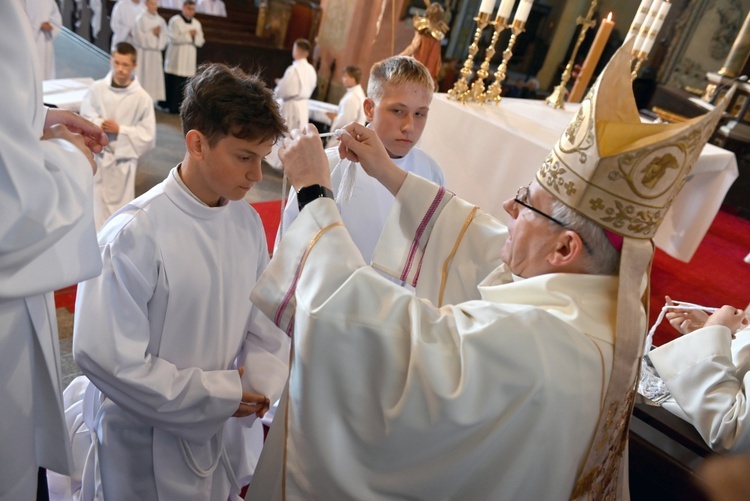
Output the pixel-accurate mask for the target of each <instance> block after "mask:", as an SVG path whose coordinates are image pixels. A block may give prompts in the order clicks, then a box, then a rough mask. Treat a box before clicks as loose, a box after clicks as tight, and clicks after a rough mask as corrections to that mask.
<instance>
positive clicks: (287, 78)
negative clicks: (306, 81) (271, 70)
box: [274, 66, 301, 99]
mask: <svg viewBox="0 0 750 501" xmlns="http://www.w3.org/2000/svg"><path fill="white" fill-rule="evenodd" d="M300 85H301V84H300V81H299V77H298V76H297V71H296V70H295V69H294V66H289V67H288V68H287V69H286V71H285V72H284V76H283V77H281V80H279V83H277V84H276V89H275V90H274V92H275V93H276V97H278V98H281V99H290V98H293V97H296V96H298V95H299V93H300V90H301V86H300Z"/></svg>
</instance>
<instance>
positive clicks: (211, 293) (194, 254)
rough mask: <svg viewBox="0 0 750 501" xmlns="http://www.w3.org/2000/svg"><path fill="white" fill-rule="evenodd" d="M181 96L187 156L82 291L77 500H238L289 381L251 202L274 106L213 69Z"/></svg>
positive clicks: (274, 121) (145, 199)
mask: <svg viewBox="0 0 750 501" xmlns="http://www.w3.org/2000/svg"><path fill="white" fill-rule="evenodd" d="M185 94H186V97H185V102H184V104H183V106H182V110H181V119H182V127H183V131H184V133H185V145H186V149H187V151H186V153H185V157H184V159H183V161H182V163H181V164H180V165H178V166H177V167H175V168H174V169H172V171H171V172H170V173H169V174H168V175H167V178H166V179H165V180H164V181H163V182H161V183H160V184H158V185H156V186H155V187H153V188H152V189H151V190H149V191H148V192H147V193H145V194H143V195H142V196H140V197H138V198H137V199H136V200H134V201H133V202H132V203H130V204H128V205H127V206H126V207H124V208H123V209H122V210H120V211H118V212H117V213H116V214H115V215H114V216H113V217H112V218H110V220H109V221H108V222H107V224H105V226H104V228H102V230H101V231H100V232H99V247H100V250H101V255H102V257H103V262H104V270H103V272H102V275H101V276H100V277H97V278H95V279H93V280H89V281H88V282H84V283H83V284H81V285H80V286H79V289H78V299H77V303H76V318H75V330H74V341H73V352H74V356H75V360H76V363H77V364H78V366H79V367H80V368H81V370H82V371H83V372H84V374H86V375H87V376H88V377H89V379H90V380H91V382H92V383H93V384H94V385H95V386H96V388H97V390H96V391H94V392H92V395H89V394H87V395H86V396H85V397H84V405H83V407H84V408H86V407H87V405H92V406H93V416H94V418H93V423H92V424H91V429H92V431H93V432H94V434H93V435H92V436H93V437H94V439H95V440H94V442H93V443H92V447H91V450H90V451H89V454H88V456H87V458H86V461H87V464H86V467H85V468H84V472H86V471H91V472H92V474H91V475H90V476H89V477H87V476H86V473H84V479H83V488H82V492H81V495H82V498H86V496H91V495H96V496H98V497H97V499H106V500H107V501H117V500H128V501H130V500H134V499H153V500H155V499H164V500H173V499H174V500H178V499H200V500H215V501H227V499H237V497H238V496H239V493H240V490H241V489H242V487H243V486H244V485H247V483H248V482H249V479H250V477H251V476H252V474H253V471H254V468H255V463H256V461H257V457H258V454H259V453H260V448H261V447H262V440H263V431H262V427H261V426H260V423H258V422H257V421H256V419H255V417H256V416H257V417H260V416H262V415H263V414H264V413H265V411H266V410H267V409H268V406H269V402H270V401H273V400H275V399H277V398H278V396H279V395H280V393H281V390H282V388H283V386H284V384H285V382H286V378H287V375H288V368H287V362H288V357H289V340H288V338H287V336H286V335H285V334H284V333H283V332H282V331H280V330H278V329H277V328H276V327H275V326H274V325H273V323H272V322H271V321H270V320H268V318H266V317H265V316H264V315H263V314H262V313H260V311H259V310H258V309H257V308H256V307H255V306H254V304H253V303H251V302H250V300H249V297H250V296H249V295H250V291H251V290H252V288H253V286H254V284H255V282H256V280H257V279H258V277H259V276H260V274H261V272H262V271H263V269H264V268H265V267H266V264H267V263H268V260H269V257H268V247H267V244H266V240H265V233H264V231H263V226H262V223H261V220H260V217H259V216H258V214H257V213H256V212H255V210H254V209H253V208H252V207H251V206H250V205H249V204H248V203H247V202H245V201H244V197H245V195H246V194H247V192H248V190H249V189H250V188H251V187H252V186H253V185H254V184H255V183H257V182H260V181H261V179H262V174H261V159H262V158H263V157H264V156H265V155H267V154H268V152H269V151H270V150H271V145H272V144H273V143H274V142H275V141H276V139H277V138H278V137H280V136H281V135H282V134H283V133H284V132H285V127H284V123H283V121H282V119H281V116H280V115H279V111H278V106H277V104H276V102H275V101H274V99H273V95H272V94H271V92H270V90H269V89H268V88H266V87H265V85H264V84H263V83H262V81H261V80H260V79H259V78H258V77H256V76H249V75H246V74H244V73H243V72H242V71H241V70H239V69H229V68H228V67H226V66H224V65H220V64H212V65H209V66H206V67H202V68H201V69H200V70H199V72H198V74H197V75H196V76H195V77H194V78H193V79H191V80H190V81H189V82H188V85H187V87H186V89H185ZM269 399H273V400H269ZM94 468H95V469H96V471H94ZM92 489H93V491H92Z"/></svg>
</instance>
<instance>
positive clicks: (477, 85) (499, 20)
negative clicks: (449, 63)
mask: <svg viewBox="0 0 750 501" xmlns="http://www.w3.org/2000/svg"><path fill="white" fill-rule="evenodd" d="M492 25H493V26H494V27H495V32H494V33H492V40H491V41H490V46H489V47H487V52H486V53H485V57H484V62H483V63H482V65H481V66H480V67H479V70H477V79H476V80H475V81H474V83H473V84H472V85H471V91H470V95H471V98H472V99H473V100H474V101H477V102H478V103H479V104H484V100H485V99H487V94H485V92H484V80H485V79H486V78H487V77H488V76H490V61H491V60H492V58H493V57H495V45H497V39H498V38H499V37H500V33H502V32H503V30H505V28H507V27H508V19H507V18H505V17H502V16H497V17H496V18H495V22H493V23H492Z"/></svg>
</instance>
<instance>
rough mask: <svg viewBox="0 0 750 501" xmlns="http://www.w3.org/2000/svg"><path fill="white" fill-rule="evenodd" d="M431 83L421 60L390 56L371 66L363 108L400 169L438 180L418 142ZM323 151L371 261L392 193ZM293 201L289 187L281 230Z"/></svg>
mask: <svg viewBox="0 0 750 501" xmlns="http://www.w3.org/2000/svg"><path fill="white" fill-rule="evenodd" d="M433 89H434V84H433V81H432V77H431V76H430V73H429V72H428V71H427V68H425V66H424V65H423V64H422V63H420V62H419V61H417V60H416V59H414V58H411V57H406V56H394V57H390V58H388V59H384V60H383V61H380V62H377V63H375V64H374V65H373V66H372V68H371V69H370V79H369V83H368V86H367V95H368V96H367V98H365V99H364V101H363V111H364V116H365V119H366V120H367V122H369V124H370V125H369V127H370V128H371V129H372V130H373V131H375V133H376V134H377V135H378V138H379V139H380V141H382V143H383V145H384V146H385V149H386V151H387V152H388V156H389V157H390V158H391V160H392V161H393V163H394V164H396V165H397V166H398V167H399V168H400V169H402V170H403V171H404V172H411V173H414V174H416V175H418V176H421V177H423V178H425V179H427V180H429V181H432V182H433V183H436V184H439V185H442V184H444V181H445V177H444V175H443V169H441V168H440V165H438V163H437V162H436V161H435V160H433V158H432V157H431V156H430V155H428V154H427V153H425V152H424V151H422V150H421V149H420V148H418V147H416V144H417V143H418V142H419V139H420V138H421V137H422V132H423V131H424V127H425V125H427V115H428V112H429V109H430V103H431V102H432V95H433ZM342 125H343V124H342ZM327 155H328V163H329V165H330V168H331V170H332V172H333V173H332V175H331V183H332V187H333V193H334V195H335V196H336V197H337V201H338V205H339V210H340V211H341V217H342V219H343V221H344V224H346V228H347V230H349V234H350V235H351V236H352V240H353V241H354V243H355V244H356V245H357V248H358V249H359V251H360V252H361V253H362V257H363V258H364V260H365V262H367V263H369V262H370V260H371V259H372V256H373V253H374V251H375V245H376V244H377V241H378V237H380V232H381V231H382V229H383V226H385V222H386V219H387V217H388V213H389V212H390V210H391V207H393V203H394V200H395V199H394V197H393V195H392V194H391V193H390V192H389V191H388V190H387V189H386V188H384V187H383V186H382V185H381V184H380V183H378V182H377V181H375V180H374V179H373V178H371V177H370V176H368V175H367V174H365V172H364V171H363V170H362V167H361V166H360V165H359V164H357V163H356V162H352V161H350V160H341V159H339V155H338V151H337V150H335V149H329V150H327ZM297 202H298V199H297V195H296V193H295V192H294V190H292V192H291V194H290V196H289V201H288V203H287V205H286V208H285V209H284V217H283V221H282V224H283V226H282V235H283V231H285V230H286V228H288V227H289V225H291V224H292V221H294V218H295V217H297V214H299V209H298V207H297V205H298V204H297Z"/></svg>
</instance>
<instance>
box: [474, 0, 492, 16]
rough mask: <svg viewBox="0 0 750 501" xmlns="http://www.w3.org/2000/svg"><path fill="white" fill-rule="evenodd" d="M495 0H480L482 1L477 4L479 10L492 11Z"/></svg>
mask: <svg viewBox="0 0 750 501" xmlns="http://www.w3.org/2000/svg"><path fill="white" fill-rule="evenodd" d="M495 1H496V0H482V3H481V4H480V5H479V12H484V13H486V14H492V11H493V10H495ZM475 5H476V4H475Z"/></svg>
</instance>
